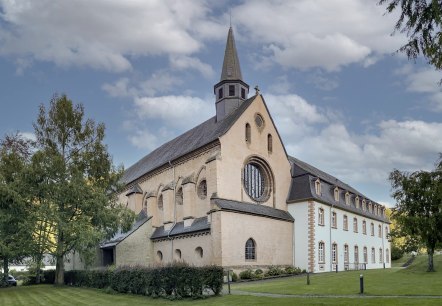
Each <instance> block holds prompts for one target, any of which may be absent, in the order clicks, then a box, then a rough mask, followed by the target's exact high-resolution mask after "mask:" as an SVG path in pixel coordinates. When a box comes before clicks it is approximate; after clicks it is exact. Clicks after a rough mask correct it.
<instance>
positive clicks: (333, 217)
mask: <svg viewBox="0 0 442 306" xmlns="http://www.w3.org/2000/svg"><path fill="white" fill-rule="evenodd" d="M337 220H338V216H337V215H336V212H332V227H333V228H337V224H338V222H337Z"/></svg>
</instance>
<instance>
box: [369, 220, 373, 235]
mask: <svg viewBox="0 0 442 306" xmlns="http://www.w3.org/2000/svg"><path fill="white" fill-rule="evenodd" d="M370 230H371V235H372V236H374V224H373V222H371V224H370Z"/></svg>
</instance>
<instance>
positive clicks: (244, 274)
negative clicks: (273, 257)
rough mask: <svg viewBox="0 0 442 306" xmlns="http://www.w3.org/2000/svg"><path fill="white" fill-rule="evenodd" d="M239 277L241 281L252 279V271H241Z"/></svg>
mask: <svg viewBox="0 0 442 306" xmlns="http://www.w3.org/2000/svg"><path fill="white" fill-rule="evenodd" d="M239 277H240V278H241V279H252V278H253V277H254V274H253V271H252V270H251V269H247V270H245V271H241V272H240V273H239Z"/></svg>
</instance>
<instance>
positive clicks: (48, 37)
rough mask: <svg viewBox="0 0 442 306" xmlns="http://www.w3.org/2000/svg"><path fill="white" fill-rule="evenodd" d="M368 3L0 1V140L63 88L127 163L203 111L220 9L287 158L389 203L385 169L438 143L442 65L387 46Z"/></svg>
mask: <svg viewBox="0 0 442 306" xmlns="http://www.w3.org/2000/svg"><path fill="white" fill-rule="evenodd" d="M376 2H377V1H371V0H368V1H367V0H333V1H332V0H315V1H313V0H299V1H190V0H189V1H185V0H184V1H145V0H143V1H142V0H132V1H117V0H95V1H86V0H72V1H53V0H39V1H31V0H21V1H12V0H0V103H1V112H0V135H4V134H5V133H12V132H15V131H20V132H22V133H24V134H25V135H28V136H29V137H32V132H33V127H32V123H33V122H34V121H35V119H36V116H37V111H38V106H39V105H40V104H41V103H44V104H46V105H47V104H48V103H49V100H50V99H51V97H52V96H53V94H54V93H66V94H67V95H68V97H69V98H71V99H72V100H73V101H74V102H75V103H83V104H84V105H85V109H86V114H87V116H88V117H90V118H93V119H94V120H96V121H98V122H104V123H105V125H106V130H107V137H106V143H107V144H108V146H109V151H110V153H111V154H112V155H113V158H114V162H115V163H116V164H123V165H124V166H125V167H129V166H130V165H131V164H133V163H134V162H136V161H137V160H138V159H140V158H141V157H143V156H144V155H146V154H147V153H149V152H150V151H151V150H152V149H154V148H156V147H157V146H159V145H161V144H162V143H164V142H165V141H167V140H170V139H172V138H173V137H175V136H177V135H179V134H181V133H183V132H184V131H186V130H188V129H190V128H192V127H193V126H195V125H197V124H198V123H200V122H202V121H204V120H205V119H207V118H209V117H211V116H213V115H214V113H215V106H214V101H215V97H214V95H213V85H214V84H215V83H217V82H218V80H219V76H220V69H221V65H222V60H223V53H224V46H225V41H226V37H227V31H228V27H229V23H230V14H229V12H231V19H232V25H233V28H234V33H235V39H236V45H237V48H238V52H239V57H240V61H241V68H242V72H243V77H244V80H245V81H246V82H247V83H248V84H249V85H250V87H251V88H253V87H255V85H259V87H260V89H261V93H262V94H263V96H264V98H265V100H266V102H267V104H268V106H269V109H270V112H271V114H272V116H273V118H274V121H275V123H276V125H277V128H278V129H279V132H280V134H281V136H282V139H283V141H284V143H285V145H286V148H287V151H288V153H289V154H291V155H293V156H295V157H297V158H300V159H301V160H304V161H306V162H308V163H311V164H312V165H314V166H316V167H319V168H320V169H322V170H324V171H327V172H329V173H330V174H333V175H335V176H337V177H338V178H340V179H341V180H343V181H345V182H347V183H349V184H351V185H352V186H354V187H355V188H357V189H358V190H360V191H361V192H362V193H364V194H366V195H367V196H368V197H370V198H372V199H373V200H375V201H378V202H381V203H385V204H387V205H392V204H393V203H394V201H393V200H392V199H391V198H390V196H389V194H390V185H389V182H388V180H387V178H388V174H389V172H390V171H391V170H392V169H394V168H398V169H401V170H410V171H413V170H417V169H431V168H432V167H433V165H434V162H435V160H436V159H437V157H438V152H442V137H441V136H440V135H442V87H440V86H438V84H437V82H438V80H439V79H441V78H442V73H441V72H440V71H439V72H437V71H435V70H434V68H432V67H431V66H429V65H427V64H426V63H425V61H424V60H421V59H418V61H417V62H416V63H414V62H410V61H408V60H407V59H406V58H405V56H404V55H402V54H396V53H395V50H397V49H398V48H399V47H400V46H401V45H402V44H403V43H404V42H405V41H406V40H405V37H404V36H403V35H402V34H400V33H397V34H395V35H394V36H391V35H390V34H391V33H392V30H393V26H394V22H395V20H396V18H397V16H395V15H388V16H384V8H383V7H380V6H378V5H377V4H376ZM251 92H253V90H252V91H251Z"/></svg>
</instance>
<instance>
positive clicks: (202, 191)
mask: <svg viewBox="0 0 442 306" xmlns="http://www.w3.org/2000/svg"><path fill="white" fill-rule="evenodd" d="M197 193H198V197H199V198H200V199H202V200H204V199H205V198H206V197H207V182H206V180H202V181H201V182H200V183H199V185H198V192H197Z"/></svg>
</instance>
